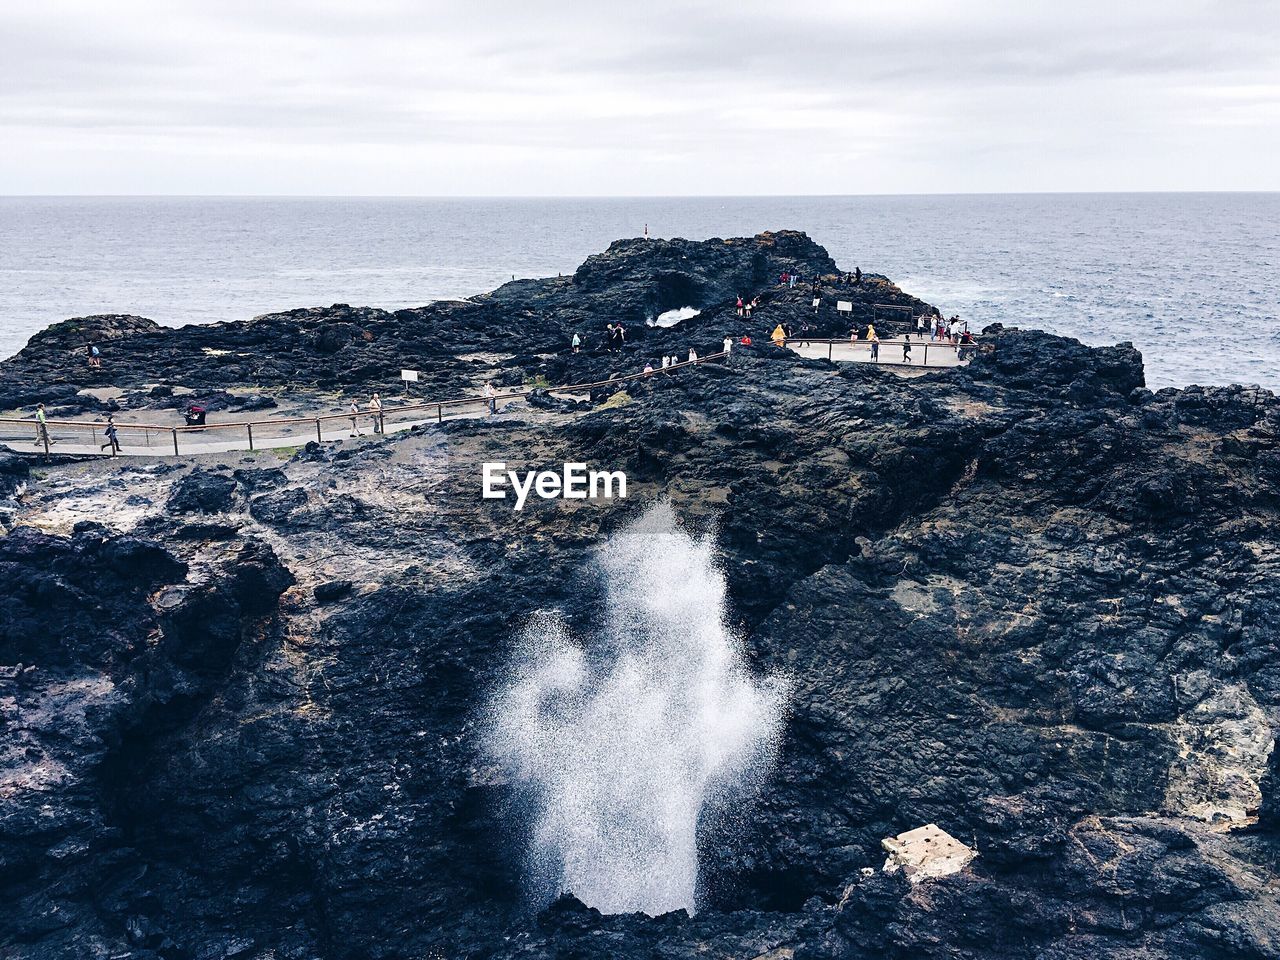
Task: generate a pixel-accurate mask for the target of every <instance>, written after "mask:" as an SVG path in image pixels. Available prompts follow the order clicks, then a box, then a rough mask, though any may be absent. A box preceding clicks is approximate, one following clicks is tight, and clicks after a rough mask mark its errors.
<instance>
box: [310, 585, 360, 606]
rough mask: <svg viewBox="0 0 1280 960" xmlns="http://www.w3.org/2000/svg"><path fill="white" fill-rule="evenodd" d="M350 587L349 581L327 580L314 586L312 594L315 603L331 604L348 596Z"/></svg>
mask: <svg viewBox="0 0 1280 960" xmlns="http://www.w3.org/2000/svg"><path fill="white" fill-rule="evenodd" d="M352 586H353V584H352V583H351V581H350V580H328V581H326V582H324V583H320V584H316V587H315V589H314V590H312V593H313V594H314V595H315V598H316V603H333V602H334V601H335V600H341V599H342V598H343V597H345V596H346V595H347V594H349V593H350V592H351V588H352Z"/></svg>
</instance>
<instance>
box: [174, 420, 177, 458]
mask: <svg viewBox="0 0 1280 960" xmlns="http://www.w3.org/2000/svg"><path fill="white" fill-rule="evenodd" d="M173 455H174V456H175V457H176V456H177V455H178V428H177V427H174V428H173Z"/></svg>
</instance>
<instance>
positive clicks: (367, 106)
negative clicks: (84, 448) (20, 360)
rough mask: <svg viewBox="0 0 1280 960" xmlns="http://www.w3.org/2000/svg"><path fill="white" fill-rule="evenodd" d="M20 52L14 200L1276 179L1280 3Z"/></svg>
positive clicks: (609, 24)
mask: <svg viewBox="0 0 1280 960" xmlns="http://www.w3.org/2000/svg"><path fill="white" fill-rule="evenodd" d="M0 40H3V49H4V55H3V57H0V141H2V142H3V143H4V144H5V146H4V149H3V150H0V178H2V179H0V193H28V194H29V193H107V194H117V193H118V194H135V193H159V194H168V193H180V194H393V195H401V194H404V195H408V194H416V195H471V194H484V195H499V194H500V195H509V194H518V195H569V194H573V195H583V194H586V195H594V194H610V195H614V194H627V195H632V194H636V195H640V194H671V195H674V194H848V193H933V192H966V191H1027V190H1276V189H1280V0H1216V2H1212V3H1211V2H1199V0H1107V2H1105V3H1098V2H1092V0H1089V2H1077V3H1072V2H1065V0H1053V2H1044V0H1020V2H1019V0H1011V2H995V0H938V2H933V0H880V2H876V3H863V2H856V0H830V2H826V0H822V2H809V0H793V2H776V0H775V2H770V3H763V2H756V0H734V2H732V3H729V2H718V3H694V4H677V3H666V2H654V0H645V2H639V3H621V2H614V0H592V2H583V3H567V2H558V3H554V2H543V3H537V2H529V0H523V2H485V0H475V2H469V3H468V2H458V0H454V2H450V3H433V2H423V0H154V2H145V0H38V2H31V3H19V2H4V3H0Z"/></svg>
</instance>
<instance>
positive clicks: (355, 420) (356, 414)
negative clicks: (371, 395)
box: [347, 397, 362, 437]
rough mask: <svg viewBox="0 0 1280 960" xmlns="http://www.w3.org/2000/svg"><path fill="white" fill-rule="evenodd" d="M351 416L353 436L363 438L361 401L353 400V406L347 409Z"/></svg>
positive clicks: (353, 398)
mask: <svg viewBox="0 0 1280 960" xmlns="http://www.w3.org/2000/svg"><path fill="white" fill-rule="evenodd" d="M347 411H348V412H349V413H350V414H351V435H352V436H353V437H359V436H362V434H361V433H360V401H359V400H357V399H356V398H355V397H352V398H351V406H350V407H348V408H347Z"/></svg>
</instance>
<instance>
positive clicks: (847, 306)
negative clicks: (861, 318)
mask: <svg viewBox="0 0 1280 960" xmlns="http://www.w3.org/2000/svg"><path fill="white" fill-rule="evenodd" d="M836 309H837V310H839V311H840V312H841V313H853V303H852V301H849V300H837V301H836Z"/></svg>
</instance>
